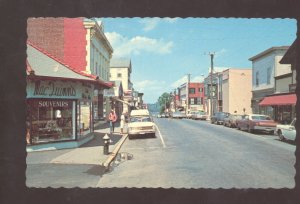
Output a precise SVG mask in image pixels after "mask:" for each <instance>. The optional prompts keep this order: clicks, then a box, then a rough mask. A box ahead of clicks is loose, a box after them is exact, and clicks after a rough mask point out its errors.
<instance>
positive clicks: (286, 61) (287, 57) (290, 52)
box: [279, 40, 297, 64]
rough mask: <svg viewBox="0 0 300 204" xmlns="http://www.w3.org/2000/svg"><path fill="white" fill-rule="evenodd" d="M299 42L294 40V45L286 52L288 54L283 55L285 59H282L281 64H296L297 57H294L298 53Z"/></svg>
mask: <svg viewBox="0 0 300 204" xmlns="http://www.w3.org/2000/svg"><path fill="white" fill-rule="evenodd" d="M296 41H297V40H294V42H293V43H292V45H291V46H290V47H289V49H288V50H287V51H286V53H285V54H284V55H283V57H282V58H281V60H280V61H279V63H280V64H292V63H295V62H294V61H293V58H295V56H293V55H294V54H295V53H294V52H296V51H295V50H296V46H297V42H296Z"/></svg>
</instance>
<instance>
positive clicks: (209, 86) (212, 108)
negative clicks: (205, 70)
mask: <svg viewBox="0 0 300 204" xmlns="http://www.w3.org/2000/svg"><path fill="white" fill-rule="evenodd" d="M222 82H223V76H222V72H214V73H212V74H211V73H210V74H209V75H208V76H207V77H206V78H204V104H205V105H204V110H205V112H207V114H208V115H209V116H211V115H213V114H214V113H215V112H220V111H223V101H222Z"/></svg>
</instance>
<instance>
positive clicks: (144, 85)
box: [134, 80, 166, 92]
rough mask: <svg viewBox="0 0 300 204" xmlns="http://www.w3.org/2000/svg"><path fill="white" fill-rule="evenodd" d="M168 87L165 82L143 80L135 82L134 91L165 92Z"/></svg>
mask: <svg viewBox="0 0 300 204" xmlns="http://www.w3.org/2000/svg"><path fill="white" fill-rule="evenodd" d="M164 87H166V82H165V81H157V80H152V81H151V80H143V81H138V82H134V89H135V90H137V91H139V92H146V91H157V90H163V89H164Z"/></svg>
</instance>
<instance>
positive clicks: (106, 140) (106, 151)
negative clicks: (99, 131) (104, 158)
mask: <svg viewBox="0 0 300 204" xmlns="http://www.w3.org/2000/svg"><path fill="white" fill-rule="evenodd" d="M103 141H104V146H103V154H104V155H108V154H109V143H110V137H109V136H108V135H107V134H105V135H104V137H103Z"/></svg>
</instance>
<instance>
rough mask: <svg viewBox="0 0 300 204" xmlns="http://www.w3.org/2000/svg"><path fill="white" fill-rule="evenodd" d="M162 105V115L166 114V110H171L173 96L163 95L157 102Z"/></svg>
mask: <svg viewBox="0 0 300 204" xmlns="http://www.w3.org/2000/svg"><path fill="white" fill-rule="evenodd" d="M157 102H158V104H159V105H160V113H162V112H165V110H166V109H168V108H170V104H171V96H170V94H169V93H167V92H165V93H163V94H162V95H161V96H160V97H159V98H158V100H157Z"/></svg>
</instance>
